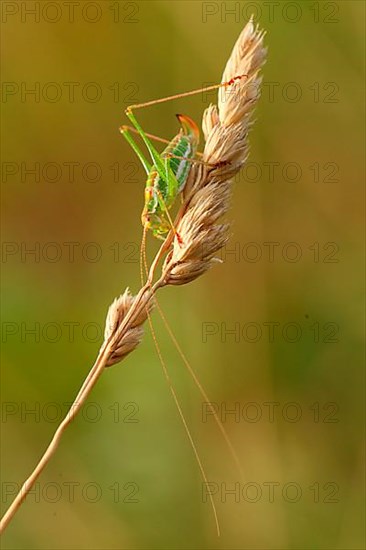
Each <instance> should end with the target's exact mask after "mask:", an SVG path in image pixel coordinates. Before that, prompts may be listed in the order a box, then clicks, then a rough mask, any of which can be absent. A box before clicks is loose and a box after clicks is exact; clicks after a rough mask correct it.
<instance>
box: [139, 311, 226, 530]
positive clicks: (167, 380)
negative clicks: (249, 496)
mask: <svg viewBox="0 0 366 550" xmlns="http://www.w3.org/2000/svg"><path fill="white" fill-rule="evenodd" d="M148 320H149V325H150V330H151V335H152V337H153V340H154V344H155V349H156V352H157V354H158V356H159V360H160V363H161V366H162V369H163V373H164V376H165V379H166V382H167V384H168V386H169V389H170V392H171V394H172V396H173V399H174V402H175V405H176V407H177V409H178V412H179V416H180V418H181V420H182V423H183V426H184V429H185V431H186V434H187V436H188V439H189V442H190V444H191V447H192V450H193V452H194V455H195V457H196V461H197V464H198V467H199V469H200V471H201V474H202V478H203V481H204V482H205V483H206V485H207V484H208V480H207V476H206V472H205V469H204V467H203V464H202V461H201V458H200V455H199V453H198V450H197V447H196V445H195V443H194V441H193V438H192V435H191V432H190V430H189V428H188V424H187V422H186V419H185V417H184V414H183V411H182V408H181V406H180V403H179V400H178V397H177V394H176V392H175V389H174V387H173V384H172V381H171V379H170V376H169V373H168V370H167V368H166V364H165V361H164V359H163V356H162V354H161V350H160V346H159V344H158V341H157V339H156V334H155V331H154V327H153V324H152V321H151V315H150V314H149V313H148ZM209 496H210V503H211V507H212V511H213V515H214V518H215V524H216V531H217V536H218V537H219V536H220V524H219V519H218V516H217V510H216V506H215V502H214V499H213V497H212V494H211V492H210V493H209Z"/></svg>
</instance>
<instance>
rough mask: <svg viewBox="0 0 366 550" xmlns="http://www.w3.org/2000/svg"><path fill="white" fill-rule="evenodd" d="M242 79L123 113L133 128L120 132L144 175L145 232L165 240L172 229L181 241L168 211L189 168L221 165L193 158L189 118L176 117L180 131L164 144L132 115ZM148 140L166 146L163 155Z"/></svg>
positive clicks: (195, 138) (194, 134) (195, 139)
mask: <svg viewBox="0 0 366 550" xmlns="http://www.w3.org/2000/svg"><path fill="white" fill-rule="evenodd" d="M244 76H247V75H240V76H235V77H234V78H232V79H231V80H230V81H228V82H223V83H221V84H215V85H213V86H207V87H205V88H200V89H198V90H193V91H190V92H185V93H181V94H176V95H173V96H169V97H165V98H161V99H157V100H153V101H148V102H145V103H139V104H136V105H130V106H129V107H127V109H126V111H125V112H126V115H127V117H128V118H129V119H130V121H131V122H132V124H133V127H130V126H126V125H124V126H121V128H120V132H121V133H122V135H123V136H124V137H125V138H126V140H127V141H128V143H129V144H130V145H131V147H132V148H133V150H134V151H135V153H136V154H137V156H138V157H139V159H140V161H141V163H142V165H143V167H144V169H145V171H146V174H147V181H146V185H145V205H144V209H143V211H142V215H141V221H142V225H143V227H144V231H146V230H148V229H151V230H152V233H153V235H154V236H155V237H158V238H161V239H163V240H164V239H165V237H166V235H167V233H168V232H169V231H170V230H171V229H172V230H173V232H174V234H175V236H176V237H177V239H178V242H179V241H180V237H179V235H178V234H177V233H176V231H175V229H174V226H173V223H172V220H171V217H170V214H169V210H170V208H171V207H172V206H173V204H174V202H175V200H176V198H177V196H178V195H179V194H180V193H181V192H182V191H183V189H184V187H185V185H186V182H187V180H188V177H189V174H190V167H191V164H192V163H195V162H196V163H203V164H207V165H208V166H211V167H212V168H217V167H219V166H220V164H222V163H218V164H211V165H210V164H208V163H204V162H203V161H201V160H198V159H197V158H196V157H197V147H198V143H199V129H198V126H197V124H196V123H195V122H194V121H193V120H192V119H191V118H190V117H188V116H186V115H181V114H178V115H176V116H177V118H178V120H179V122H180V124H181V129H180V131H179V133H178V134H177V135H176V136H175V137H174V138H173V139H172V140H171V141H166V140H162V139H161V138H156V136H152V135H151V134H147V133H146V132H145V131H144V130H143V129H142V127H141V126H140V124H139V122H138V121H137V119H136V117H135V115H134V113H133V111H134V110H135V109H139V108H142V107H148V106H151V105H156V104H157V103H163V102H166V101H171V100H173V99H178V98H181V97H186V96H190V95H194V94H198V93H201V92H204V91H209V90H214V89H216V88H220V87H222V86H226V87H227V86H230V85H232V84H234V82H235V81H236V80H239V79H241V78H243V77H244ZM130 131H133V132H134V133H137V134H139V135H140V137H141V138H142V140H143V141H144V143H145V145H146V147H147V149H148V151H149V154H150V157H151V159H152V162H153V164H152V165H151V164H150V163H149V162H148V161H147V160H146V158H145V156H144V154H143V153H142V152H141V150H140V148H139V146H138V145H137V143H136V142H135V140H134V139H133V138H132V136H131V134H130ZM150 137H152V138H153V139H156V140H158V141H163V142H166V143H168V145H167V147H166V148H165V149H164V151H163V152H162V153H159V152H158V151H157V150H156V149H155V147H154V145H153V144H152V142H151V140H150V139H149V138H150Z"/></svg>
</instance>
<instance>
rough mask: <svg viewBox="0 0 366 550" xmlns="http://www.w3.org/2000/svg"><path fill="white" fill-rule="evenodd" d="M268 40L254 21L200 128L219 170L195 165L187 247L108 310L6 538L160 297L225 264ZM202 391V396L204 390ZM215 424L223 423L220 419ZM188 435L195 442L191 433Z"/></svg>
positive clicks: (167, 251) (184, 228) (186, 213)
mask: <svg viewBox="0 0 366 550" xmlns="http://www.w3.org/2000/svg"><path fill="white" fill-rule="evenodd" d="M263 36H264V33H263V32H262V31H259V30H258V27H256V28H255V27H254V24H253V21H252V19H251V20H250V21H249V22H248V24H247V25H246V26H245V28H244V30H243V31H242V33H241V34H240V36H239V38H238V40H237V42H236V44H235V46H234V49H233V51H232V54H231V56H230V58H229V60H228V62H227V64H226V67H225V70H224V73H223V77H222V82H229V81H230V80H231V79H232V78H234V77H237V76H241V75H245V77H243V78H240V79H237V80H235V82H234V83H233V84H232V85H230V86H227V87H223V88H220V90H219V94H218V105H217V106H216V105H210V106H209V107H208V108H207V109H206V110H205V112H204V115H203V121H202V128H203V133H204V136H205V140H206V144H205V148H204V152H203V160H204V161H205V162H207V163H210V164H211V165H212V164H215V165H216V166H214V167H208V166H206V165H201V164H197V165H193V167H192V170H191V175H190V179H189V182H188V183H187V186H186V189H185V193H184V201H183V205H182V207H181V209H180V211H179V213H178V215H177V218H176V220H175V224H176V229H177V232H178V233H179V235H180V237H181V240H182V242H178V240H177V239H176V238H174V235H173V234H172V232H171V233H170V234H169V235H168V237H167V239H166V241H165V242H164V243H163V245H162V246H161V248H160V250H159V252H158V254H157V255H156V257H155V259H154V261H153V262H152V265H151V267H150V272H149V276H148V279H147V282H146V284H145V285H144V286H143V287H142V288H141V289H140V291H139V292H138V294H137V295H136V296H132V295H131V294H130V292H129V290H128V289H127V290H126V291H125V292H124V294H122V295H121V296H120V297H119V298H116V299H115V300H114V302H113V303H112V305H111V306H110V308H109V311H108V314H107V319H106V327H105V334H104V342H103V344H102V347H101V349H100V352H99V355H98V358H97V360H96V362H95V364H94V366H93V367H92V369H91V370H90V372H89V374H88V376H87V378H86V379H85V381H84V383H83V385H82V387H81V388H80V391H79V393H78V395H77V396H76V398H75V401H74V403H73V405H72V406H71V408H70V410H69V412H68V413H67V415H66V417H65V418H64V420H63V421H62V422H61V424H60V426H59V427H58V428H57V430H56V432H55V434H54V436H53V439H52V441H51V443H50V444H49V446H48V447H47V449H46V451H45V453H44V454H43V456H42V458H41V460H40V462H39V463H38V465H37V466H36V468H35V470H34V471H33V472H32V474H31V475H30V476H29V478H28V479H27V480H26V481H25V482H24V484H23V486H22V488H21V490H20V491H19V493H18V495H17V496H16V498H15V499H14V501H13V502H12V504H11V505H10V507H9V509H8V511H7V512H6V513H5V515H4V517H3V518H2V520H1V524H0V532H2V531H3V530H4V529H5V527H6V526H7V525H8V523H9V522H10V521H11V519H12V517H13V516H14V514H15V512H16V511H17V509H18V508H19V506H20V505H21V503H22V502H23V500H24V498H25V497H26V495H27V493H28V492H29V491H30V490H31V488H32V486H33V485H34V483H35V481H36V479H37V478H38V476H39V475H40V474H41V472H42V471H43V469H44V468H45V466H46V465H47V463H48V462H49V460H50V458H51V456H52V455H53V454H54V452H55V451H56V449H57V446H58V444H59V441H60V438H61V436H62V433H63V431H64V430H65V429H66V427H67V426H68V425H69V424H70V422H71V421H72V420H73V418H74V417H75V416H76V414H77V413H78V411H79V410H80V408H81V406H82V405H83V403H85V400H86V399H87V397H88V395H89V394H90V392H91V390H92V388H93V387H94V385H95V384H96V382H97V380H98V379H99V377H100V375H101V374H102V372H103V370H104V369H105V367H110V366H112V365H115V364H116V363H118V362H120V361H122V360H123V359H124V358H125V357H126V356H127V355H128V354H129V353H131V352H132V351H133V350H134V349H135V348H136V347H137V346H138V344H139V343H140V341H141V339H142V336H143V324H144V322H145V321H146V319H147V318H148V312H149V311H150V310H151V308H152V306H153V302H154V295H155V293H156V291H157V290H158V289H159V288H162V287H164V286H166V285H184V284H186V283H189V282H191V281H193V280H194V279H196V278H197V277H199V276H200V275H202V274H203V273H205V272H206V271H207V270H208V269H209V268H210V267H212V266H213V265H214V264H215V263H217V262H218V261H219V260H218V259H217V258H216V257H215V255H216V254H217V252H218V251H219V249H220V248H222V247H223V246H224V245H225V243H226V241H227V239H228V228H229V225H228V224H227V223H223V222H221V221H220V220H221V218H222V216H223V215H224V214H225V213H226V212H227V210H228V208H229V202H230V197H231V184H232V178H233V176H235V174H236V173H237V172H238V171H239V170H240V168H241V167H242V165H243V164H244V162H245V160H246V158H247V156H248V133H249V130H250V127H251V117H252V114H253V109H254V107H255V104H256V102H257V100H258V97H259V88H260V82H261V77H260V76H259V74H258V73H259V70H260V68H261V67H262V65H263V63H264V62H265V58H266V49H265V48H264V47H263ZM159 263H161V264H162V267H161V273H160V276H158V278H157V280H156V281H155V282H154V279H155V274H156V271H157V268H158V265H159ZM198 384H199V382H198ZM199 386H200V384H199ZM200 391H201V392H202V391H204V390H203V389H202V388H201V390H200ZM204 395H205V396H206V394H204ZM206 397H207V396H206ZM178 407H179V405H178ZM180 414H181V411H180ZM216 420H217V422H218V424H220V421H219V420H218V418H216ZM183 422H184V420H183ZM221 429H222V430H223V428H222V426H221ZM187 433H188V435H189V437H190V434H189V431H188V428H187ZM223 434H225V432H224V431H223ZM224 436H225V435H224Z"/></svg>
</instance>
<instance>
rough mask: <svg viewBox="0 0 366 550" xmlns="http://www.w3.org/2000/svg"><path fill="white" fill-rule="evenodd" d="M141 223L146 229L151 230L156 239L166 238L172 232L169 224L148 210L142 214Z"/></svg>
mask: <svg viewBox="0 0 366 550" xmlns="http://www.w3.org/2000/svg"><path fill="white" fill-rule="evenodd" d="M141 222H142V225H143V227H145V229H150V230H151V231H152V232H153V235H154V237H158V238H159V237H160V238H164V237H165V236H166V234H167V233H168V232H169V230H170V225H169V222H168V221H167V220H166V219H165V218H163V217H161V216H159V215H158V214H156V213H153V214H152V213H151V212H148V211H147V210H146V209H144V210H143V212H142V214H141Z"/></svg>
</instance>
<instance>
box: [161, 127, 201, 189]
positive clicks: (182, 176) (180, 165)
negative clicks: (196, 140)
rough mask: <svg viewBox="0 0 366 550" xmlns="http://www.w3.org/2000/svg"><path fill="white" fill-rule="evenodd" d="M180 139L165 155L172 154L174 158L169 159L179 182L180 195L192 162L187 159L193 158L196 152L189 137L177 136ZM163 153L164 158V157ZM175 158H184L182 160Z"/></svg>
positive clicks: (172, 143) (173, 143)
mask: <svg viewBox="0 0 366 550" xmlns="http://www.w3.org/2000/svg"><path fill="white" fill-rule="evenodd" d="M177 138H178V139H175V140H173V141H172V142H171V143H170V144H169V145H168V147H167V148H166V149H165V151H164V153H170V154H172V155H174V156H173V158H170V159H169V165H170V168H171V169H172V171H173V174H174V175H175V177H176V178H177V181H178V193H179V192H180V191H182V189H183V188H184V186H185V184H186V181H187V178H188V174H189V170H190V167H191V165H192V163H191V162H189V161H188V160H185V159H187V158H188V159H190V158H193V156H194V153H195V152H194V151H193V150H192V144H191V142H190V139H189V138H188V137H187V136H184V135H183V136H177ZM164 153H163V156H164ZM174 157H184V158H183V159H182V160H180V159H178V158H174Z"/></svg>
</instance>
